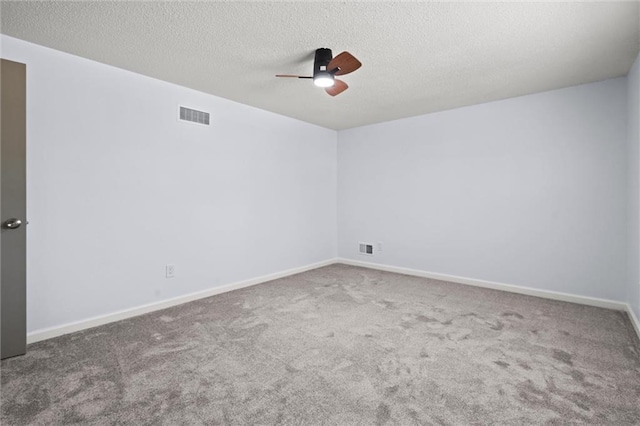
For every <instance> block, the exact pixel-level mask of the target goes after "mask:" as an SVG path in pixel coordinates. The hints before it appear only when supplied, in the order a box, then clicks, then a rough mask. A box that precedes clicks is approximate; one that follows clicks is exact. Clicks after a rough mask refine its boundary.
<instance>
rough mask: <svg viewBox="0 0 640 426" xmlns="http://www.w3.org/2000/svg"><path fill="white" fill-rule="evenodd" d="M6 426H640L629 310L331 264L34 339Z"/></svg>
mask: <svg viewBox="0 0 640 426" xmlns="http://www.w3.org/2000/svg"><path fill="white" fill-rule="evenodd" d="M1 367H2V373H1V374H2V424H3V425H14V424H39V425H40V424H132V425H142V424H171V425H174V424H175V425H179V424H183V425H204V424H207V425H211V424H233V425H238V424H332V425H351V424H353V425H372V424H398V425H410V424H443V425H471V424H478V425H479V424H505V425H522V424H563V425H564V424H585V423H591V424H599V425H630V424H640V343H639V342H638V339H637V337H636V336H635V334H634V332H633V329H632V326H631V324H630V322H629V320H628V318H627V316H626V315H625V314H623V313H620V312H616V311H611V310H605V309H599V308H592V307H586V306H581V305H574V304H570V303H564V302H556V301H550V300H544V299H539V298H535V297H529V296H522V295H516V294H510V293H502V292H499V291H493V290H486V289H479V288H474V287H468V286H462V285H458V284H452V283H447V282H441V281H434V280H428V279H423V278H415V277H409V276H404V275H398V274H392V273H385V272H379V271H373V270H367V269H362V268H356V267H351V266H344V265H333V266H328V267H325V268H321V269H317V270H314V271H310V272H306V273H303V274H299V275H296V276H292V277H288V278H284V279H280V280H276V281H272V282H270V283H266V284H261V285H258V286H255V287H252V288H248V289H245V290H240V291H235V292H232V293H227V294H223V295H220V296H215V297H211V298H208V299H203V300H200V301H197V302H192V303H189V304H185V305H181V306H178V307H175V308H171V309H167V310H164V311H160V312H156V313H153V314H149V315H145V316H141V317H137V318H133V319H129V320H125V321H121V322H118V323H114V324H109V325H106V326H102V327H98V328H94V329H91V330H87V331H83V332H79V333H74V334H71V335H67V336H62V337H59V338H56V339H52V340H48V341H44V342H40V343H37V344H34V345H31V346H30V347H29V351H28V354H27V355H26V356H23V357H18V358H13V359H10V360H6V361H3V362H2V365H1Z"/></svg>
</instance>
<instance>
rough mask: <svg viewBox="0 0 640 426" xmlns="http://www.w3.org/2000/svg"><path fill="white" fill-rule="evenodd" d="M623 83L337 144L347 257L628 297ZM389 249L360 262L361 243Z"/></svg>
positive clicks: (394, 125) (358, 131) (377, 128)
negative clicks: (358, 252)
mask: <svg viewBox="0 0 640 426" xmlns="http://www.w3.org/2000/svg"><path fill="white" fill-rule="evenodd" d="M626 90H627V89H626V79H625V78H620V79H613V80H607V81H603V82H599V83H593V84H588V85H582V86H576V87H571V88H566V89H561V90H555V91H550V92H545V93H540V94H535V95H530V96H524V97H519V98H514V99H508V100H504V101H498V102H492V103H487V104H482V105H476V106H471V107H467V108H461V109H456V110H451V111H445V112H440V113H434V114H429V115H424V116H419V117H415V118H409V119H403V120H398V121H393V122H388V123H382V124H377V125H372V126H366V127H361V128H355V129H351V130H345V131H341V132H339V133H338V236H339V237H338V253H339V255H340V256H341V257H344V258H349V259H355V260H362V261H369V262H374V263H380V264H387V265H393V266H400V267H407V268H413V269H418V270H423V271H428V272H434V273H441V274H449V275H456V276H461V277H468V278H475V279H484V280H489V281H496V282H502V283H507V284H515V285H522V286H529V287H534V288H538V289H544V290H553V291H560V292H567V293H573V294H577V295H583V296H592V297H601V298H607V299H614V300H620V301H622V300H625V299H626V284H625V280H626V277H625V276H626V273H625V269H626V256H627V247H626V244H627V243H626V231H627V221H626V217H627V212H626V209H627V196H628V194H627V190H626V187H627V176H626V169H627V165H626V162H627V160H626V153H627V146H626V132H627V130H626V115H627V112H626V109H627V101H626ZM361 241H364V242H374V243H375V242H378V241H381V242H382V243H383V251H381V252H378V253H377V254H376V255H375V256H372V257H367V256H363V255H359V254H357V243H358V242H361Z"/></svg>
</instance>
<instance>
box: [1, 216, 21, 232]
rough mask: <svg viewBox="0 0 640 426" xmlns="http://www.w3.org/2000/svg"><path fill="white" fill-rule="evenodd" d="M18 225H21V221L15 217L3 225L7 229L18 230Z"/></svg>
mask: <svg viewBox="0 0 640 426" xmlns="http://www.w3.org/2000/svg"><path fill="white" fill-rule="evenodd" d="M20 225H22V221H21V220H20V219H16V218H15V217H12V218H11V219H8V220H7V221H6V222H5V223H4V227H5V228H7V229H18V228H20Z"/></svg>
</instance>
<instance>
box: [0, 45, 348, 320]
mask: <svg viewBox="0 0 640 426" xmlns="http://www.w3.org/2000/svg"><path fill="white" fill-rule="evenodd" d="M1 42H2V56H3V57H5V58H8V59H11V60H14V61H18V62H23V63H26V64H27V86H28V95H27V103H28V111H27V113H28V125H27V133H28V148H27V168H28V175H27V181H28V182H27V185H28V188H27V191H28V194H27V205H28V210H29V212H28V216H29V218H28V219H29V221H30V224H29V228H28V240H27V242H28V269H27V271H28V283H27V289H28V329H29V331H31V332H33V331H35V330H39V329H43V328H47V327H53V326H58V325H61V324H65V323H69V322H73V321H80V320H83V319H86V318H89V317H95V316H99V315H103V314H109V313H112V312H115V311H119V310H123V309H128V308H133V307H137V306H140V305H143V304H147V303H153V302H157V301H162V300H166V299H170V298H173V297H178V296H181V295H184V294H190V293H194V292H197V291H201V290H205V289H210V288H213V287H217V286H222V285H225V284H228V283H233V282H238V281H242V280H247V279H251V278H254V277H259V276H263V275H267V274H271V273H276V272H280V271H284V270H288V269H291V268H296V267H300V266H303V265H307V264H311V263H315V262H319V261H323V260H326V259H332V258H334V257H335V256H336V247H335V244H336V241H335V235H336V138H337V135H336V132H335V131H332V130H327V129H324V128H321V127H317V126H314V125H310V124H308V123H304V122H301V121H297V120H294V119H291V118H287V117H283V116H279V115H277V114H273V113H269V112H266V111H262V110H258V109H255V108H252V107H248V106H245V105H241V104H238V103H234V102H231V101H228V100H225V99H221V98H217V97H214V96H211V95H207V94H204V93H200V92H197V91H194V90H189V89H185V88H183V87H179V86H176V85H172V84H169V83H166V82H162V81H159V80H155V79H151V78H148V77H144V76H141V75H138V74H134V73H131V72H127V71H124V70H121V69H117V68H114V67H110V66H106V65H103V64H100V63H97V62H92V61H89V60H86V59H83V58H79V57H75V56H72V55H69V54H65V53H62V52H59V51H54V50H51V49H47V48H44V47H41V46H37V45H34V44H30V43H26V42H24V41H20V40H17V39H14V38H10V37H6V36H2V38H1ZM256 90H260V89H259V88H256ZM179 105H185V106H189V107H193V108H197V109H202V110H205V111H209V112H210V113H211V126H209V127H204V126H201V125H197V124H191V123H184V122H180V121H178V119H177V114H178V106H179ZM167 264H173V265H175V271H176V276H175V278H172V279H167V278H165V265H167Z"/></svg>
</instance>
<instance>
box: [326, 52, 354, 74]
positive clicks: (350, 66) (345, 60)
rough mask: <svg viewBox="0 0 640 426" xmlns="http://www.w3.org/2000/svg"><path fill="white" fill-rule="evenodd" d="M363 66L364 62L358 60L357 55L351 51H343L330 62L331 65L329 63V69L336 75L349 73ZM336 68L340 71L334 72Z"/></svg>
mask: <svg viewBox="0 0 640 426" xmlns="http://www.w3.org/2000/svg"><path fill="white" fill-rule="evenodd" d="M361 66H362V62H360V61H359V60H357V59H356V57H355V56H353V55H352V54H351V53H349V52H342V53H341V54H339V55H338V56H336V57H335V58H333V59H332V60H331V62H329V65H327V70H328V71H329V72H332V73H333V74H334V75H344V74H349V73H350V72H354V71H355V70H357V69H358V68H360V67H361ZM336 68H337V69H338V71H335V72H334V70H335V69H336Z"/></svg>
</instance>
